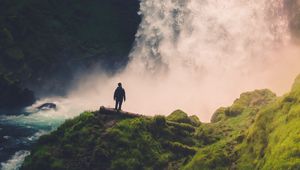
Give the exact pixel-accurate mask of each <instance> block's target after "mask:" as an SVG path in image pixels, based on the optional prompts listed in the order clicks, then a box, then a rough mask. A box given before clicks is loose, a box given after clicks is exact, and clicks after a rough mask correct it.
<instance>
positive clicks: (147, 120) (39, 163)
mask: <svg viewBox="0 0 300 170" xmlns="http://www.w3.org/2000/svg"><path fill="white" fill-rule="evenodd" d="M299 82H300V77H298V78H297V79H296V81H295V84H294V86H293V88H292V90H291V92H290V93H288V94H286V95H284V96H282V97H276V96H275V94H274V93H272V92H271V91H269V90H266V89H264V90H255V91H253V92H246V93H243V94H241V96H240V98H239V99H237V100H235V101H234V103H233V105H232V106H230V107H223V108H220V109H218V110H217V111H216V113H215V115H214V116H213V118H212V123H201V122H200V121H199V120H198V118H197V117H195V116H190V117H189V116H188V115H187V114H186V113H184V112H183V111H180V110H177V111H175V112H173V113H171V114H170V115H169V116H167V117H164V116H160V115H158V116H154V117H137V118H126V117H124V116H119V115H105V114H96V113H93V112H85V113H83V114H82V115H80V116H79V117H77V118H75V119H73V120H68V121H66V122H65V123H64V124H63V125H62V126H61V127H60V128H59V129H58V130H57V131H54V132H53V133H52V134H50V135H46V136H43V137H41V138H40V140H39V142H38V144H37V145H36V147H35V149H33V151H32V154H31V155H30V156H29V157H27V158H26V160H25V163H24V165H23V167H22V169H39V168H43V169H47V167H50V169H51V168H53V169H55V168H57V169H60V168H61V169H99V168H100V169H185V170H190V169H192V170H198V169H201V170H206V169H207V170H211V169H220V170H223V169H224V170H227V169H243V170H244V169H245V170H252V169H265V170H267V169H279V170H281V169H282V170H285V169H299V168H300V136H299V134H300V123H299V122H300V83H299ZM228 113H229V114H228ZM61 165H64V166H63V167H61Z"/></svg>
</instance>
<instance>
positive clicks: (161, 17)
mask: <svg viewBox="0 0 300 170" xmlns="http://www.w3.org/2000/svg"><path fill="white" fill-rule="evenodd" d="M140 15H141V16H142V18H143V19H142V23H141V24H140V28H139V30H138V32H137V34H136V46H135V47H134V49H133V51H132V53H131V55H130V56H131V62H130V64H129V65H128V67H127V69H126V70H125V71H124V72H123V73H121V74H120V75H118V76H117V79H119V80H122V81H124V82H126V83H125V85H126V86H127V88H129V90H130V95H132V98H131V100H130V98H129V103H128V108H130V109H133V110H138V111H141V112H146V113H152V114H157V113H160V114H168V113H170V112H171V111H172V110H174V109H176V108H180V109H183V110H185V111H187V112H188V113H190V114H197V115H199V116H200V117H201V119H202V120H204V121H208V120H209V118H210V116H211V114H212V113H213V111H214V110H215V109H217V108H218V107H220V106H222V105H229V104H230V103H231V102H232V101H233V100H234V98H236V97H238V96H239V94H240V93H242V92H244V91H247V90H254V89H256V88H271V89H272V90H275V91H276V92H279V93H282V92H283V91H287V87H288V86H289V85H290V84H291V81H292V78H291V77H294V76H295V75H296V73H298V71H299V69H296V70H297V71H295V69H294V70H292V71H291V68H295V67H296V65H295V64H294V65H290V63H294V62H295V61H299V60H298V58H295V57H294V56H293V55H290V56H287V54H283V53H284V52H283V51H284V50H283V49H285V48H287V47H289V46H290V45H289V39H290V35H289V30H288V19H287V15H286V14H285V10H284V3H283V0H251V1H250V0H228V1H221V0H165V1H160V0H142V1H141V8H140ZM279 53H280V55H279ZM281 73H287V74H286V75H285V76H284V77H283V75H282V74H281ZM289 75H291V77H289ZM275 77H276V79H281V80H282V81H283V82H285V83H283V84H284V85H283V84H280V83H278V82H276V81H274V78H275ZM285 77H289V79H288V81H287V79H286V78H285ZM117 79H115V78H114V79H113V80H116V81H117Z"/></svg>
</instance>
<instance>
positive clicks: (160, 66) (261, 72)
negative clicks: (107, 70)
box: [0, 0, 300, 169]
mask: <svg viewBox="0 0 300 170" xmlns="http://www.w3.org/2000/svg"><path fill="white" fill-rule="evenodd" d="M283 2H284V0H227V1H224V0H163V1H162V0H141V7H140V12H139V14H140V15H141V16H142V22H141V24H140V27H139V30H138V32H137V34H136V43H135V46H134V47H133V49H132V52H131V54H130V58H131V61H130V62H129V64H128V66H127V67H126V68H125V69H124V70H123V71H121V72H120V73H118V74H116V75H114V76H113V77H109V76H108V75H105V74H103V73H99V72H95V73H93V74H86V75H84V76H82V78H81V79H80V81H79V82H78V83H77V84H76V85H74V88H73V89H71V90H70V93H69V95H68V97H67V98H46V99H42V100H40V101H39V102H37V103H36V104H35V105H33V106H32V107H33V108H35V107H36V106H38V105H40V104H42V103H44V102H54V103H56V104H57V105H58V111H49V112H37V113H33V114H30V115H28V116H26V115H20V116H2V117H0V120H1V121H0V123H3V124H7V125H9V126H11V125H16V126H20V127H26V128H29V129H34V130H35V131H37V132H36V133H34V134H32V135H33V136H28V137H27V138H26V139H28V140H35V139H36V138H38V137H39V136H40V135H41V134H44V133H48V132H49V131H51V130H53V129H55V128H56V127H57V126H58V125H59V124H61V123H62V122H63V121H64V120H65V119H67V118H72V117H74V116H76V115H78V114H79V113H81V112H83V111H84V110H95V109H98V108H99V106H100V105H105V106H113V105H114V101H113V99H112V95H113V91H114V88H115V87H116V84H117V83H118V82H119V81H120V82H122V83H123V86H124V87H125V89H126V93H127V99H128V100H127V101H126V102H125V103H124V106H123V108H124V110H129V111H131V112H138V113H141V114H147V115H154V114H163V115H167V114H169V113H170V112H172V111H174V110H175V109H182V110H184V111H186V112H187V113H189V114H196V115H198V116H199V117H200V119H201V120H202V121H206V122H207V121H209V119H210V117H211V115H212V114H213V112H214V111H215V110H216V109H217V108H218V107H220V106H228V105H230V104H231V103H232V101H233V100H234V99H235V98H237V97H238V96H239V94H240V93H242V92H245V91H249V90H254V89H261V88H270V89H271V90H273V91H275V92H277V93H279V94H282V93H283V92H286V91H288V88H289V86H290V85H291V83H292V81H293V79H294V78H295V77H296V75H297V74H298V73H299V72H300V67H299V65H298V63H299V61H300V58H299V57H298V56H299V52H298V50H297V48H294V46H293V45H291V43H290V42H289V41H290V40H289V39H290V35H289V30H288V18H287V15H286V14H285V10H284V3H283ZM0 130H1V128H0ZM8 137H9V136H8ZM32 138H34V139H32ZM1 149H3V148H1V147H0V150H1ZM28 154H29V153H28V152H27V151H26V152H16V153H15V156H13V155H12V157H11V160H8V161H7V162H6V163H2V167H8V169H10V167H12V166H15V167H16V166H17V164H18V165H19V164H20V163H19V162H22V160H23V158H24V155H25V156H26V155H28ZM19 158H22V159H19ZM16 160H17V161H16ZM19 160H20V161H19ZM15 162H17V163H15ZM15 164H16V165H15ZM10 165H12V166H10Z"/></svg>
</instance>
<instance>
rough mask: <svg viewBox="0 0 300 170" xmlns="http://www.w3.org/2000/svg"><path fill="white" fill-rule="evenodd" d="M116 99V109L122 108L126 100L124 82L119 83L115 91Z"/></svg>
mask: <svg viewBox="0 0 300 170" xmlns="http://www.w3.org/2000/svg"><path fill="white" fill-rule="evenodd" d="M114 100H115V101H116V105H115V109H116V110H121V108H122V103H123V100H124V102H125V100H126V96H125V90H124V89H123V88H122V83H118V87H117V88H116V90H115V93H114Z"/></svg>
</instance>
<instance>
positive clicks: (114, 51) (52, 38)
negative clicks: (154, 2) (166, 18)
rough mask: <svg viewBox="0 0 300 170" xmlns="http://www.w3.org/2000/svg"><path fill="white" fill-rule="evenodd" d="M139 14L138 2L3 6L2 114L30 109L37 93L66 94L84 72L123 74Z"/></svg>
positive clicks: (14, 0)
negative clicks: (97, 71) (122, 69)
mask: <svg viewBox="0 0 300 170" xmlns="http://www.w3.org/2000/svg"><path fill="white" fill-rule="evenodd" d="M138 11H139V1H138V0H127V1H124V0H101V1H97V0H91V1H80V0H75V1H74V0H73V1H71V0H65V1H57V0H27V1H24V0H2V1H1V2H0V87H1V90H2V91H6V92H7V94H6V93H4V94H3V93H1V94H0V101H1V103H0V109H2V108H4V109H8V108H12V107H15V108H18V107H23V106H26V105H30V104H31V103H32V102H33V101H34V96H32V94H33V93H38V95H45V94H51V95H55V94H64V93H65V92H66V89H67V88H68V86H69V85H70V83H71V82H72V80H73V79H74V78H75V75H76V73H77V72H80V71H83V72H86V71H87V70H90V69H92V68H93V67H96V66H98V67H99V66H101V68H102V70H104V71H107V72H109V73H113V72H115V71H117V70H118V69H121V68H122V67H123V66H125V65H126V63H127V61H128V54H129V52H130V50H131V48H132V45H133V42H134V40H135V33H136V31H137V29H138V25H139V23H140V16H139V15H138V14H137V12H138ZM26 87H27V88H29V89H30V90H29V89H27V90H26ZM24 91H25V92H24ZM26 91H28V92H29V93H26ZM20 96H21V97H20ZM23 98H27V99H29V100H23ZM2 101H6V103H2Z"/></svg>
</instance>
